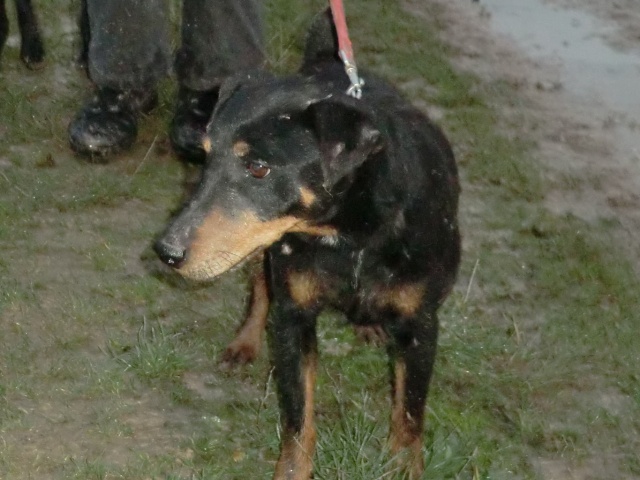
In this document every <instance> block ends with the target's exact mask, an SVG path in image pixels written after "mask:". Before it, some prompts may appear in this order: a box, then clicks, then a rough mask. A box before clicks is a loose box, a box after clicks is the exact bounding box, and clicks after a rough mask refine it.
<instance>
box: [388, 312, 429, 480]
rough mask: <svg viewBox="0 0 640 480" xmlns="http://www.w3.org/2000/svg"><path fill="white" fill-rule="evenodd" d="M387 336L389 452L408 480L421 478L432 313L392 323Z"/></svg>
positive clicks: (424, 313) (422, 313)
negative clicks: (389, 410) (389, 337)
mask: <svg viewBox="0 0 640 480" xmlns="http://www.w3.org/2000/svg"><path fill="white" fill-rule="evenodd" d="M389 330H390V334H391V343H390V348H389V350H390V355H391V394H392V405H393V407H392V413H391V432H390V435H389V444H390V448H391V452H392V453H394V454H396V455H397V456H398V460H399V462H400V464H401V466H402V468H403V469H404V470H405V472H406V473H407V474H408V476H409V478H410V479H411V480H417V479H420V478H422V473H423V470H424V461H423V458H422V457H423V455H422V433H423V429H424V409H425V402H426V398H427V392H428V389H429V380H430V379H431V372H432V371H433V363H434V360H435V354H436V343H437V337H438V320H437V317H436V313H435V311H430V312H421V315H418V316H416V317H415V318H402V319H398V320H396V321H395V322H394V323H393V326H392V327H391V328H390V329H389Z"/></svg>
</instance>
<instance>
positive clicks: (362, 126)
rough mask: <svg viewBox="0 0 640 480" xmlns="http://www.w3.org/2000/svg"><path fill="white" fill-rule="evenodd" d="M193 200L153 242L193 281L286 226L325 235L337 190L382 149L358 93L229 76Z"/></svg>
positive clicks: (298, 81) (301, 81) (292, 80)
mask: <svg viewBox="0 0 640 480" xmlns="http://www.w3.org/2000/svg"><path fill="white" fill-rule="evenodd" d="M204 148H205V150H206V151H207V162H206V166H205V169H204V171H203V175H202V179H201V181H200V184H199V186H198V187H197V189H196V191H195V192H194V194H193V196H192V198H191V199H190V200H189V201H188V203H187V204H186V205H185V206H184V207H183V209H182V210H181V212H180V213H179V214H178V215H177V216H176V217H175V219H174V220H173V221H172V222H171V223H170V225H169V226H168V227H167V229H166V231H165V233H164V234H163V235H162V236H161V238H160V239H159V240H158V241H157V242H156V245H155V248H156V252H157V253H158V254H159V256H160V257H161V258H162V259H163V260H164V261H165V262H166V263H168V264H170V265H172V266H174V267H175V268H177V269H178V271H179V272H180V273H182V274H183V275H184V276H186V277H189V278H193V279H199V280H204V279H209V278H213V277H215V276H217V275H220V274H221V273H224V272H225V271H227V270H229V269H230V268H232V267H233V266H235V265H237V264H238V263H240V262H241V261H242V260H243V259H245V258H247V257H248V256H250V255H251V254H252V253H253V252H255V251H259V250H261V249H263V248H265V247H268V246H269V245H271V244H273V243H274V242H276V241H278V240H279V239H280V238H281V237H282V235H284V234H285V233H287V232H307V233H310V234H319V235H323V234H327V233H329V232H330V228H329V227H326V226H324V225H322V224H319V221H320V220H321V219H326V218H327V216H330V212H331V208H332V202H333V199H334V197H333V195H334V194H335V192H336V191H337V190H343V189H344V188H345V184H348V182H349V181H350V179H351V178H352V177H353V174H354V172H355V171H356V170H357V169H358V167H359V166H360V165H362V163H364V162H365V161H366V160H367V158H369V157H370V156H371V155H372V154H373V153H375V152H377V151H379V150H380V149H381V148H382V135H381V134H380V132H379V131H378V130H377V129H376V127H375V121H374V118H373V115H372V113H371V112H369V111H367V109H366V107H365V106H364V105H363V104H362V103H360V102H359V101H358V100H354V99H352V98H350V97H348V96H347V95H345V94H343V93H340V92H339V91H331V90H330V89H329V88H327V87H324V86H322V85H321V84H318V83H316V82H314V81H313V80H309V79H305V78H302V77H289V78H285V79H276V78H273V77H270V76H266V75H265V74H257V75H244V76H242V77H237V78H234V79H231V80H229V81H228V82H227V83H225V85H224V86H223V87H222V89H221V92H220V98H219V101H218V104H217V106H216V109H215V111H214V113H213V116H212V119H211V122H210V124H209V126H208V128H207V134H206V136H205V138H204Z"/></svg>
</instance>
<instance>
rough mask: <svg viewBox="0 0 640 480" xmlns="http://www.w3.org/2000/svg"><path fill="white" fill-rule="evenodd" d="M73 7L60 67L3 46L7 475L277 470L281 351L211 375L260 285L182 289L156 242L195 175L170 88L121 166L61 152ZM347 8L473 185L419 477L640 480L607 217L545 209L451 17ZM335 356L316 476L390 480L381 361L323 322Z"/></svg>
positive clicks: (625, 282)
mask: <svg viewBox="0 0 640 480" xmlns="http://www.w3.org/2000/svg"><path fill="white" fill-rule="evenodd" d="M324 4H325V2H319V1H317V2H313V4H312V5H308V6H304V7H303V6H301V4H300V2H294V1H293V0H277V1H276V0H272V1H270V2H269V6H270V8H269V12H268V13H269V16H268V18H269V23H270V34H269V39H270V41H269V52H270V65H271V68H273V69H274V70H276V71H279V72H286V71H291V70H292V69H294V68H295V65H296V63H297V61H298V59H299V55H300V41H301V38H302V37H303V34H304V29H305V26H306V25H307V24H308V22H309V21H310V18H311V17H312V15H313V13H314V12H315V11H317V10H319V9H320V8H321V7H322V6H324ZM76 7H77V2H70V1H65V0H55V1H52V2H50V3H48V4H47V5H43V6H42V7H41V8H42V9H43V14H42V19H43V22H42V23H43V24H45V23H46V24H47V29H46V32H47V35H46V41H47V48H48V54H49V64H48V66H47V68H46V69H45V70H43V71H41V72H37V73H32V72H28V71H27V70H26V69H24V68H23V67H22V66H21V64H19V62H18V57H17V51H16V49H15V48H7V49H6V51H5V54H4V56H3V65H2V71H1V72H0V98H1V99H2V101H0V119H2V122H1V124H0V248H1V249H2V252H3V255H2V258H0V332H1V333H0V445H1V447H0V478H3V479H22V478H55V479H58V478H59V479H67V478H77V479H113V478H123V479H148V478H165V479H176V480H177V479H203V480H204V479H225V480H227V479H236V478H252V479H253V478H264V479H267V478H270V476H271V472H272V470H273V466H274V463H275V460H276V458H277V452H278V442H279V430H278V419H279V416H278V409H277V402H276V398H275V393H274V391H273V388H274V386H273V382H272V380H271V376H270V367H269V365H268V362H267V359H266V354H263V355H262V356H261V357H260V358H259V360H258V361H257V362H256V363H255V364H254V365H251V366H248V367H246V368H243V369H240V370H239V371H236V372H227V371H224V370H223V369H221V368H219V366H218V364H217V359H218V357H219V355H220V353H221V352H222V350H223V348H224V346H225V345H226V343H227V342H228V341H229V340H230V339H231V338H232V336H233V333H234V331H235V329H236V327H237V325H238V322H239V321H240V319H241V317H242V313H243V309H244V299H245V296H246V291H247V290H246V288H247V287H246V277H245V275H244V274H243V273H242V272H239V273H237V274H232V275H228V276H225V277H223V278H222V279H220V280H218V281H216V282H214V283H213V284H211V285H205V286H194V285H190V284H188V283H187V282H185V281H182V280H180V279H177V278H176V277H174V276H172V275H171V274H169V273H167V272H166V271H165V270H163V269H162V268H160V267H159V265H158V264H157V262H155V257H154V255H153V253H152V252H151V251H150V243H151V241H152V239H153V238H154V236H155V235H157V233H158V232H159V231H161V229H162V228H163V226H164V223H165V221H166V219H167V218H168V217H169V215H170V214H171V212H172V211H173V210H174V209H175V208H176V207H177V206H178V205H179V203H180V202H181V200H182V197H183V195H184V186H185V184H186V183H188V182H189V181H190V179H191V178H192V177H193V176H194V171H193V170H192V169H189V168H185V167H183V166H181V164H180V163H179V162H177V161H176V160H175V158H173V156H172V155H171V153H170V151H169V149H168V143H167V137H166V130H167V125H168V122H169V119H170V115H171V109H172V98H173V94H174V92H175V85H174V84H173V82H172V81H170V80H168V81H166V82H165V83H163V85H162V86H161V92H160V93H161V104H160V107H159V108H158V109H157V110H156V111H155V112H154V113H153V114H152V115H151V116H150V117H149V118H147V119H145V120H144V121H143V122H142V123H141V131H140V134H139V141H138V142H137V144H136V147H135V148H134V150H133V151H132V152H131V153H130V154H127V155H123V156H121V157H120V158H119V159H118V160H116V161H114V162H113V163H111V164H109V165H105V166H98V165H88V164H85V163H83V162H81V161H78V160H77V159H76V158H74V157H73V156H72V155H71V153H70V152H69V150H68V147H67V140H66V125H67V123H68V121H69V120H70V119H71V118H72V116H73V114H74V113H75V111H76V109H77V108H78V107H79V105H80V104H81V102H82V101H83V99H84V98H85V97H86V94H87V93H88V83H87V82H86V80H85V79H84V78H83V77H82V74H81V72H80V71H78V70H76V69H75V68H74V67H73V66H72V63H71V61H72V59H73V55H74V53H73V52H74V50H73V48H74V42H75V40H74V34H73V32H71V33H69V32H68V29H67V30H65V29H63V27H64V25H66V24H68V22H72V21H73V18H74V16H75V13H74V12H75V10H74V9H75V8H76ZM346 7H347V9H348V14H349V22H350V28H351V31H352V36H353V41H354V46H355V48H356V55H357V60H358V62H359V64H360V66H362V67H367V68H370V69H373V70H375V71H377V72H379V73H381V74H383V75H385V76H386V77H388V78H389V79H390V80H392V81H393V82H394V83H396V84H397V85H399V86H400V87H401V88H403V89H405V90H406V91H407V92H408V93H410V95H411V96H412V98H414V99H415V100H416V101H417V102H421V103H422V104H425V103H426V104H427V105H430V106H434V107H436V108H438V109H440V110H441V111H443V112H444V118H443V120H442V124H443V127H444V128H445V130H446V131H447V133H448V134H449V136H450V137H451V139H452V141H453V143H454V146H455V150H456V155H457V158H458V161H459V165H460V170H461V175H462V178H463V190H464V191H463V196H462V201H461V219H462V225H463V233H464V236H465V255H464V261H463V265H462V268H461V272H460V279H459V282H458V287H457V289H456V290H455V291H454V293H453V294H452V296H451V297H450V298H449V300H448V301H447V302H446V304H445V305H444V307H443V308H442V310H441V315H440V317H441V321H442V335H441V342H440V348H439V353H438V359H437V365H436V372H435V376H434V380H433V382H432V388H431V393H430V397H429V404H428V419H427V434H426V438H425V444H424V449H425V457H426V469H427V470H426V475H425V477H426V478H432V479H473V480H475V479H512V478H526V479H529V478H531V479H533V478H542V476H541V471H540V469H539V467H538V464H539V462H540V461H542V460H553V461H561V462H564V464H565V465H566V466H568V467H570V466H573V465H575V466H580V465H582V464H585V465H588V462H589V461H596V462H599V461H604V460H607V459H609V460H611V459H615V460H616V462H615V463H616V465H617V466H616V469H615V470H614V471H613V472H612V475H613V476H612V477H611V478H634V477H637V476H640V464H639V463H638V461H637V451H638V450H639V449H640V443H639V438H640V420H639V419H640V379H639V378H638V377H639V374H638V372H637V365H638V364H639V360H640V359H639V358H638V353H637V352H638V349H637V345H636V342H635V333H636V332H637V331H638V327H639V325H638V324H639V318H640V316H639V315H638V313H637V305H638V304H639V301H640V298H639V297H640V293H639V292H640V288H638V287H640V285H639V282H638V278H637V276H636V274H635V273H634V272H633V270H632V268H631V266H630V265H629V263H628V261H627V259H625V258H624V257H623V256H622V253H621V251H620V250H619V249H617V248H612V245H615V242H616V239H615V238H611V234H610V231H611V227H612V225H611V224H610V223H607V222H604V221H603V222H594V223H586V222H585V221H582V220H580V219H577V218H573V217H570V216H557V215H553V214H551V213H550V212H548V211H546V210H545V208H544V206H543V204H542V200H543V198H544V195H545V185H544V183H543V181H542V179H541V178H540V175H539V173H538V172H539V166H538V165H537V164H536V162H535V161H534V160H533V159H532V157H531V155H530V153H529V151H530V149H531V148H532V147H533V145H532V144H531V143H530V141H528V140H527V139H526V138H525V139H517V138H513V135H508V134H507V133H501V132H503V130H504V129H503V128H502V126H503V124H504V122H503V119H501V118H500V116H499V113H498V112H497V111H495V110H494V109H492V108H491V107H490V106H489V105H488V103H487V98H488V97H487V96H488V95H492V96H493V97H494V99H493V101H492V103H491V104H492V105H493V104H496V103H499V100H500V98H510V96H512V95H514V93H513V92H511V91H509V89H508V88H507V87H506V86H505V85H502V84H499V85H486V84H483V83H481V82H480V81H479V80H478V79H476V78H473V77H472V76H470V75H466V74H464V75H463V74H460V73H458V72H456V71H455V70H454V69H453V68H452V67H451V65H450V63H449V60H448V56H449V55H450V53H451V52H450V51H449V50H448V49H447V47H446V46H445V45H443V44H441V43H440V42H439V41H438V40H437V39H436V37H435V33H436V32H435V28H437V24H438V21H439V19H438V11H437V10H429V12H428V15H427V16H426V18H428V19H429V20H427V21H426V22H427V23H426V24H425V21H423V20H422V19H417V18H413V17H411V16H409V15H407V14H406V12H404V11H403V10H402V9H401V8H400V6H399V5H398V3H397V2H392V1H386V0H385V1H381V0H380V1H366V2H365V1H364V0H353V1H351V2H347V5H346ZM425 8H431V7H425ZM58 12H62V13H58ZM66 12H68V14H67V13H66ZM176 15H177V14H176ZM50 19H51V22H52V23H51V24H49V23H48V22H49V20H50ZM65 22H67V23H65ZM65 32H66V33H65ZM567 188H571V184H570V183H568V184H567ZM320 347H321V363H320V365H321V367H320V371H319V377H318V395H317V397H318V399H317V423H318V435H319V444H318V451H317V456H316V478H319V479H341V478H344V479H363V480H364V479H378V478H380V479H386V478H394V476H393V474H392V472H393V469H394V466H395V464H394V463H393V459H391V458H390V457H389V455H388V452H386V451H385V438H386V435H387V432H388V412H389V400H388V379H387V370H388V367H387V363H386V362H387V360H386V355H385V353H384V351H383V350H382V349H378V348H374V347H371V346H365V345H361V344H359V343H358V342H357V341H355V338H354V335H353V333H352V332H351V330H350V329H348V328H344V325H343V320H342V319H341V318H336V317H333V316H330V315H327V316H323V317H322V319H321V321H320ZM390 472H391V473H390ZM396 477H397V476H396Z"/></svg>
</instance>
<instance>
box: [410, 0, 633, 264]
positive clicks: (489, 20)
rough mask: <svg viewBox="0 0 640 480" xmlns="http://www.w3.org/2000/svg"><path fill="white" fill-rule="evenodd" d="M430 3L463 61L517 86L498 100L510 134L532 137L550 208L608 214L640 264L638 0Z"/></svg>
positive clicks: (495, 80)
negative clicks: (511, 95) (511, 96)
mask: <svg viewBox="0 0 640 480" xmlns="http://www.w3.org/2000/svg"><path fill="white" fill-rule="evenodd" d="M432 2H433V4H435V5H437V6H438V8H439V9H440V10H441V11H442V17H443V19H444V22H443V27H444V29H443V32H442V35H443V37H444V40H445V42H446V43H448V44H449V45H452V46H453V47H454V48H455V49H456V50H457V52H458V54H457V55H456V56H455V58H454V61H455V62H456V63H457V65H458V66H459V67H460V68H461V69H464V70H468V71H471V72H473V73H475V74H477V75H479V76H480V77H481V78H483V80H485V81H486V83H487V84H488V85H491V84H500V83H502V84H504V83H507V84H508V85H509V86H511V87H514V89H515V90H516V98H515V99H511V101H509V102H503V101H498V102H499V104H497V105H496V108H498V109H499V110H500V111H501V112H502V113H504V116H505V118H506V119H507V122H506V123H507V124H506V125H505V129H507V130H508V131H509V132H508V133H509V134H511V135H515V136H520V137H524V138H528V139H532V140H533V141H534V142H535V144H536V146H537V148H536V152H535V154H536V156H537V158H538V159H539V161H540V163H541V165H543V167H544V171H543V172H542V176H543V178H544V179H545V182H546V184H547V185H548V187H549V189H548V195H547V197H546V203H547V205H548V208H549V209H551V210H552V211H554V212H556V213H569V214H573V215H576V216H578V217H581V218H583V219H587V220H589V221H594V222H595V221H604V222H607V224H608V225H609V228H610V229H611V233H612V238H615V239H617V240H618V242H619V244H620V245H621V246H623V247H624V248H625V249H626V250H628V254H629V256H630V258H631V259H632V261H633V263H634V265H636V267H637V268H638V270H639V271H640V266H639V265H638V263H639V262H638V259H640V94H639V93H638V89H637V85H638V82H636V81H635V79H636V78H637V79H639V80H638V81H640V34H639V33H638V28H637V26H638V25H639V24H640V9H638V5H637V2H635V0H621V1H616V2H599V1H597V0H589V1H576V0H552V1H544V0H526V1H520V2H517V3H514V2H512V1H510V0H509V1H507V0H480V1H479V2H471V1H469V0H432ZM413 5H414V8H413V10H414V11H418V10H419V7H418V3H416V2H413ZM543 21H544V23H543ZM517 22H522V23H521V24H518V23H517ZM562 22H564V24H563V23H562ZM527 27H530V29H531V31H527ZM623 68H626V73H627V74H629V79H630V80H629V83H628V84H625V83H624V76H623V74H624V73H625V72H624V71H623V70H622V69H623ZM609 82H613V83H609ZM615 82H623V83H615Z"/></svg>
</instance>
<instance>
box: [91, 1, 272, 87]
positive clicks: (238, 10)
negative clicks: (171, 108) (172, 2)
mask: <svg viewBox="0 0 640 480" xmlns="http://www.w3.org/2000/svg"><path fill="white" fill-rule="evenodd" d="M262 3H263V2H262V1H261V0H183V5H182V28H181V34H182V35H181V37H182V38H181V42H182V43H181V45H180V47H179V48H178V50H177V52H176V57H175V73H176V75H177V78H178V83H179V84H180V85H181V86H184V87H187V88H190V89H191V90H196V91H206V90H211V89H213V88H216V87H218V86H219V85H220V83H221V82H222V81H223V80H224V79H225V78H226V77H228V76H229V75H230V74H233V73H235V72H238V71H242V70H248V69H254V68H259V67H261V66H262V65H263V63H264V38H263V36H264V29H263V15H262ZM87 9H88V14H89V24H90V30H91V42H90V44H89V73H90V75H91V79H92V80H93V81H94V83H95V84H96V85H97V86H98V87H110V88H115V89H118V90H128V89H134V90H140V89H147V88H153V87H155V85H156V84H157V82H158V81H159V80H160V79H161V78H163V77H164V76H165V75H167V74H168V73H169V71H170V67H171V50H172V48H171V38H170V24H169V8H168V4H167V0H88V2H87Z"/></svg>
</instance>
